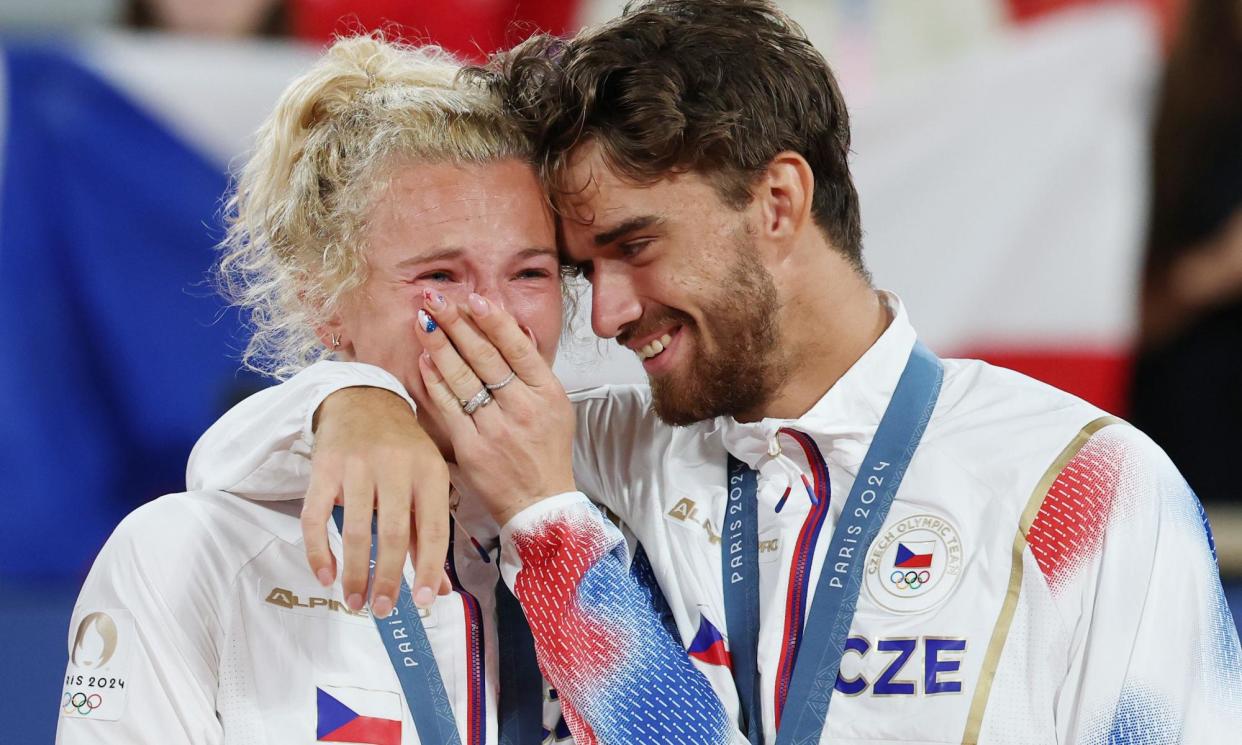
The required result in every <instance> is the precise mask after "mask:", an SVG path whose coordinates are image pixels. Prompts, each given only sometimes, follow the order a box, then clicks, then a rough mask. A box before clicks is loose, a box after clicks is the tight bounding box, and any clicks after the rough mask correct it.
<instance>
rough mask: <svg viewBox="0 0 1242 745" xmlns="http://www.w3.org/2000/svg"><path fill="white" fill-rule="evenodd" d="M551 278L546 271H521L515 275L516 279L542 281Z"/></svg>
mask: <svg viewBox="0 0 1242 745" xmlns="http://www.w3.org/2000/svg"><path fill="white" fill-rule="evenodd" d="M550 276H552V275H551V273H549V272H548V270H547V269H523V270H522V271H520V272H518V273H517V278H518V279H544V278H545V277H550Z"/></svg>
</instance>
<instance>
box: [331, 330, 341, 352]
mask: <svg viewBox="0 0 1242 745" xmlns="http://www.w3.org/2000/svg"><path fill="white" fill-rule="evenodd" d="M340 346H341V337H340V335H339V334H333V335H332V348H333V349H336V348H338V347H340Z"/></svg>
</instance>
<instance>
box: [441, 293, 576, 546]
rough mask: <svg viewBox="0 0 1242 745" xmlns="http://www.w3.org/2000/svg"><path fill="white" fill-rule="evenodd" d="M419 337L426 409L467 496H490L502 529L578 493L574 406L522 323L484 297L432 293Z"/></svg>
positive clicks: (490, 506) (457, 482)
mask: <svg viewBox="0 0 1242 745" xmlns="http://www.w3.org/2000/svg"><path fill="white" fill-rule="evenodd" d="M431 319H434V322H428V321H429V320H431ZM419 335H420V336H421V337H422V339H421V340H422V343H423V349H424V352H423V355H422V356H421V357H420V359H419V368H420V371H421V373H422V376H423V383H424V385H425V391H424V392H420V394H421V395H422V396H426V398H427V400H419V401H418V404H419V406H420V407H434V408H435V410H436V412H437V414H438V416H437V419H438V420H440V421H442V422H443V424H444V428H445V430H446V431H447V433H448V436H449V439H450V440H451V441H452V445H453V452H454V454H455V460H456V462H457V466H458V470H457V473H456V474H455V486H456V487H457V488H458V490H460V491H461V492H462V493H463V494H464V495H466V496H467V497H469V498H478V499H482V500H483V502H484V504H485V505H486V506H487V509H488V510H489V511H490V512H491V514H492V517H493V518H495V520H496V522H497V524H499V525H501V526H503V525H504V524H505V523H506V522H508V520H509V518H511V517H512V516H513V515H515V514H517V513H518V512H520V511H521V510H522V509H524V508H525V507H527V506H529V505H531V504H533V503H535V502H537V501H539V500H540V499H543V498H545V497H550V496H555V495H557V494H562V493H564V492H568V491H573V490H574V478H573V436H574V413H573V408H572V406H571V405H570V403H569V399H568V397H567V396H566V395H565V389H564V388H563V387H562V386H561V383H560V381H559V380H557V378H556V376H555V375H554V374H553V372H552V369H551V367H550V366H549V365H548V363H547V362H546V361H544V359H543V358H542V357H541V356H540V355H539V350H538V349H537V347H536V345H535V343H534V340H532V339H531V338H530V337H529V336H527V334H526V333H525V332H524V331H523V330H522V328H521V327H520V326H518V324H517V322H516V321H514V319H513V317H512V316H510V315H509V314H508V313H506V312H505V311H504V310H503V309H502V308H500V307H498V306H496V305H495V304H493V303H491V302H489V301H488V300H487V299H486V298H484V297H483V296H481V295H477V294H471V295H470V296H469V298H468V299H467V302H466V303H464V304H460V305H459V304H456V303H453V302H451V301H448V300H447V299H445V298H444V297H443V296H442V295H437V294H436V293H434V292H427V293H425V294H424V307H423V312H422V313H420V326H419ZM484 390H487V391H488V392H489V394H490V397H491V399H492V400H491V401H489V402H487V403H484V404H482V405H479V406H478V408H476V409H475V410H474V413H473V414H467V413H466V412H465V404H464V402H468V401H470V400H471V399H474V398H475V397H476V396H477V395H479V394H480V392H482V391H484ZM420 397H421V396H420Z"/></svg>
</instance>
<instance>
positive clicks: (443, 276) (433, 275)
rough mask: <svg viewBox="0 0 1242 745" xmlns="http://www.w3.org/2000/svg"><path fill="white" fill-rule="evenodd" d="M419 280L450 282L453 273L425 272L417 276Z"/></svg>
mask: <svg viewBox="0 0 1242 745" xmlns="http://www.w3.org/2000/svg"><path fill="white" fill-rule="evenodd" d="M418 281H419V282H452V281H453V275H451V274H449V273H448V272H427V273H426V274H420V275H419V276H418Z"/></svg>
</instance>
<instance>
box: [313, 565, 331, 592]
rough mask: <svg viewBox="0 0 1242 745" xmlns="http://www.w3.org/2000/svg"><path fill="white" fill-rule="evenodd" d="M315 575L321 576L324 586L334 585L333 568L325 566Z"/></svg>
mask: <svg viewBox="0 0 1242 745" xmlns="http://www.w3.org/2000/svg"><path fill="white" fill-rule="evenodd" d="M315 576H316V577H318V578H319V584H321V585H323V586H324V587H331V585H332V570H331V569H328V568H327V567H324V568H323V569H320V570H319V571H318V572H315Z"/></svg>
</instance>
